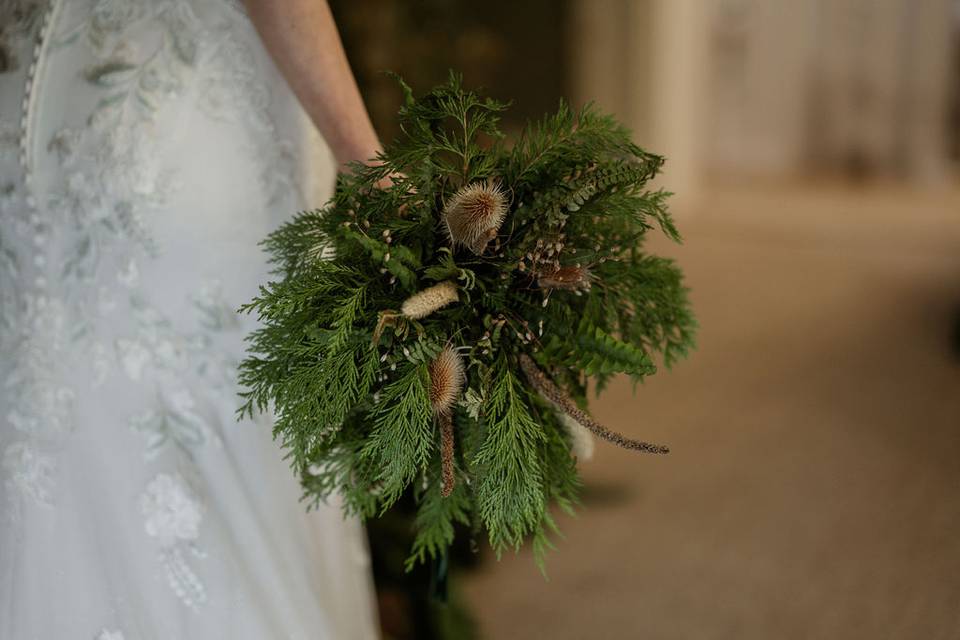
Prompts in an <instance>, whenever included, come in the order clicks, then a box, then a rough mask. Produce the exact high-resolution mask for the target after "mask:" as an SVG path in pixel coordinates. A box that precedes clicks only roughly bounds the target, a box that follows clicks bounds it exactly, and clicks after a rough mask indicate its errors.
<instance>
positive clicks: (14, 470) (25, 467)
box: [2, 442, 57, 520]
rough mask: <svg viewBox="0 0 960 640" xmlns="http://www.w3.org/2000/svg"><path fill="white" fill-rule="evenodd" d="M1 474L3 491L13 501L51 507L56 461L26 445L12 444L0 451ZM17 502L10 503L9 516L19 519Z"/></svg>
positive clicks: (20, 443) (24, 443)
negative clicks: (3, 482)
mask: <svg viewBox="0 0 960 640" xmlns="http://www.w3.org/2000/svg"><path fill="white" fill-rule="evenodd" d="M2 462H3V471H4V476H5V478H6V485H7V487H6V488H7V491H8V492H9V493H10V495H11V497H12V498H14V499H16V498H19V499H25V500H30V501H32V502H33V503H34V504H37V505H39V506H42V507H50V506H52V504H53V503H52V501H53V483H54V474H55V473H56V471H57V465H56V461H55V460H54V459H53V458H52V457H50V456H48V455H45V454H43V453H41V452H39V451H37V450H36V449H34V448H33V447H32V446H31V445H30V444H29V443H28V442H14V443H12V444H9V445H7V447H6V448H5V449H4V451H3V461H2ZM19 511H20V509H19V502H16V503H14V505H13V508H12V509H11V512H10V515H11V516H12V517H13V519H15V520H16V519H18V518H19Z"/></svg>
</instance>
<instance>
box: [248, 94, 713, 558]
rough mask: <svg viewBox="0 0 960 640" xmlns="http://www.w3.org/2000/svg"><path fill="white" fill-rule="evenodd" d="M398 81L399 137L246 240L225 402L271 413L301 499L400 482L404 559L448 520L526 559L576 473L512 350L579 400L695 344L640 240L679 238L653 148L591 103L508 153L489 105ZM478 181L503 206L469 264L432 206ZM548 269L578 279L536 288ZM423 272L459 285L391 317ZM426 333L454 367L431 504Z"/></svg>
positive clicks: (384, 497) (550, 409)
mask: <svg viewBox="0 0 960 640" xmlns="http://www.w3.org/2000/svg"><path fill="white" fill-rule="evenodd" d="M401 88H402V89H403V91H404V95H405V102H404V106H403V107H402V108H401V110H400V113H399V119H400V125H401V131H402V132H403V133H402V135H401V136H400V138H398V139H397V140H395V141H393V143H392V144H390V145H387V147H386V149H385V151H384V152H383V153H382V154H381V155H380V157H379V158H378V159H377V163H372V164H371V165H370V166H367V165H360V164H357V165H355V166H354V167H353V168H352V171H351V172H350V173H347V174H344V175H342V176H340V178H339V180H338V184H337V188H336V191H335V193H334V196H333V198H332V199H331V201H330V202H329V203H328V204H327V205H326V207H324V208H323V209H320V210H317V211H310V212H304V213H300V214H298V215H296V216H295V217H293V219H291V221H290V222H288V223H287V224H285V225H283V226H282V227H281V228H280V229H278V230H277V231H275V232H274V233H273V234H271V235H270V236H269V237H268V238H267V239H266V240H265V241H264V246H265V248H266V250H267V251H268V252H269V253H270V256H271V259H272V260H273V262H274V264H275V267H276V280H275V281H274V282H270V283H268V284H266V285H264V286H263V287H262V288H261V290H260V294H259V295H258V296H257V298H256V299H254V300H253V301H252V302H251V303H250V304H248V305H247V306H246V307H244V309H245V310H246V311H247V312H249V313H255V314H256V315H257V317H258V318H259V319H260V322H261V327H260V328H259V329H258V330H256V331H255V332H254V333H253V334H251V336H250V337H249V353H248V357H247V359H246V360H245V361H244V362H243V363H242V365H241V382H242V383H243V384H244V385H245V387H246V392H245V404H244V406H243V407H242V409H241V412H242V413H243V414H249V415H252V414H254V413H256V412H258V411H265V410H273V412H274V413H275V415H276V421H275V435H276V437H277V438H278V439H280V441H281V442H282V444H283V446H284V447H285V448H286V449H287V452H288V454H289V458H290V460H291V464H292V465H293V467H294V469H295V471H296V472H297V474H298V475H299V477H300V478H301V481H302V483H303V486H304V490H305V493H306V496H307V497H308V499H309V500H311V501H312V502H316V501H319V500H322V499H324V498H325V497H326V496H329V495H330V494H333V493H339V494H341V495H342V496H343V501H344V504H345V507H346V509H347V510H348V511H350V512H353V513H357V514H360V515H362V516H365V517H370V516H374V515H376V514H378V513H382V512H383V511H384V510H385V509H388V508H389V507H390V506H391V505H393V504H395V503H396V501H397V500H398V499H399V498H400V497H401V496H402V495H412V496H413V499H414V500H415V502H416V504H417V505H419V506H418V509H419V511H418V513H417V517H416V521H415V528H416V532H415V540H414V543H413V548H412V551H411V555H410V558H409V560H408V568H409V567H413V566H414V565H416V564H418V563H422V562H425V561H427V560H428V559H430V558H435V557H438V556H440V555H442V554H443V553H444V551H445V549H446V548H447V547H448V546H449V545H450V544H451V543H452V541H453V540H454V537H455V535H456V531H457V527H470V528H473V529H474V530H477V531H482V532H484V533H485V535H486V537H487V538H488V539H489V541H490V543H491V545H492V546H493V547H494V548H495V549H496V550H497V552H498V553H499V552H500V551H502V550H504V549H508V548H514V549H516V548H518V547H519V546H520V545H521V544H522V543H523V542H524V541H525V540H527V539H530V540H532V542H533V545H534V549H535V551H536V552H537V556H538V558H540V557H541V556H542V553H543V551H544V550H545V549H547V548H549V541H548V538H547V536H548V534H549V533H550V532H551V531H553V530H554V529H555V525H554V522H553V520H552V518H551V515H550V513H551V512H550V507H551V505H557V506H559V507H560V508H561V509H566V510H570V509H572V508H573V506H574V505H575V504H576V500H577V488H578V486H579V480H578V476H577V470H576V460H575V459H574V457H573V456H572V455H571V449H570V447H571V444H570V434H569V433H568V432H567V430H566V427H565V426H564V424H563V422H562V421H561V420H560V419H559V417H558V414H557V408H556V407H555V406H554V405H553V404H551V403H550V402H548V401H547V400H546V399H544V398H542V397H541V396H540V395H539V393H538V392H537V390H536V389H535V388H534V387H532V386H531V385H530V384H529V382H528V380H527V379H526V378H525V377H524V374H523V373H522V372H521V370H520V367H519V364H518V357H519V356H520V355H521V354H529V355H531V356H534V358H535V359H536V361H537V362H538V363H539V365H540V366H541V367H542V368H543V370H544V371H545V372H547V373H548V374H549V376H550V378H551V379H552V380H553V382H554V383H555V384H556V385H558V387H560V388H561V389H562V390H563V392H565V393H566V394H568V395H569V396H570V397H571V398H574V399H575V400H577V401H578V402H580V403H581V404H582V402H583V400H584V398H585V392H586V384H587V378H588V377H592V378H595V379H596V380H597V381H598V382H599V383H600V384H601V385H602V383H604V382H605V381H606V380H608V379H609V378H610V377H611V376H613V375H616V374H626V375H628V376H630V377H631V378H633V379H634V380H640V379H642V378H643V377H644V376H647V375H650V374H652V373H653V372H654V371H655V370H656V367H655V362H656V361H657V360H662V361H663V362H664V363H665V364H667V365H670V364H671V363H673V362H674V361H675V360H676V359H678V358H679V357H681V356H684V355H686V354H687V352H688V350H689V349H690V348H691V347H692V345H693V335H694V330H695V326H696V325H695V321H694V319H693V316H692V314H691V311H690V308H689V303H688V299H687V290H686V288H685V287H684V285H683V281H682V275H681V273H680V270H679V269H678V268H677V267H676V265H675V264H674V263H673V262H672V261H670V260H668V259H665V258H660V257H656V256H652V255H648V254H646V253H645V252H644V250H643V240H644V238H645V236H646V234H647V233H650V232H655V231H659V232H662V233H663V234H665V235H666V236H667V237H669V238H671V239H673V240H675V241H679V234H678V233H677V229H676V227H675V225H674V223H673V220H672V219H671V217H670V214H669V211H668V209H667V197H668V196H669V193H667V192H664V191H656V190H653V191H651V190H650V189H649V188H648V187H647V183H648V181H649V180H650V179H651V178H652V177H654V176H655V175H656V173H657V172H658V171H659V169H660V167H661V166H662V164H663V159H662V158H661V157H659V156H657V155H654V154H651V153H648V152H646V151H644V150H642V149H640V148H639V147H638V146H636V145H635V144H634V143H633V142H631V140H630V137H629V135H628V133H627V132H626V130H624V129H623V127H622V126H621V125H619V124H618V123H617V122H616V121H615V120H613V119H612V118H610V117H609V116H606V115H603V114H601V113H599V112H598V111H597V110H596V109H594V108H593V107H587V108H586V109H583V110H581V111H579V112H575V111H573V110H571V109H570V108H569V107H568V106H566V105H565V104H562V103H561V105H560V107H559V108H558V110H557V112H556V113H555V114H553V115H550V116H547V117H546V118H544V119H543V120H542V121H541V122H539V123H535V124H532V125H530V126H529V127H528V128H527V130H526V131H525V132H524V133H523V134H522V136H521V137H520V138H519V139H518V140H517V141H516V142H515V144H513V145H512V146H510V145H507V144H505V143H504V141H503V136H502V135H501V133H500V131H499V129H498V117H499V113H500V112H501V111H503V109H504V108H505V105H503V104H500V103H497V102H495V101H493V100H490V99H486V98H482V97H480V96H478V95H477V94H475V93H472V92H469V91H465V90H464V89H463V88H462V86H461V82H460V79H459V78H458V77H457V76H455V75H451V77H450V80H449V81H448V82H447V83H446V84H445V85H443V86H440V87H437V88H435V89H434V90H432V91H430V92H429V93H427V94H426V95H424V96H422V97H419V98H415V97H414V95H413V92H412V91H411V90H410V89H409V87H407V86H406V85H403V84H402V81H401ZM387 176H390V178H391V182H392V183H391V184H389V186H383V183H384V178H385V177H387ZM488 180H489V181H493V182H496V183H499V184H500V185H501V187H502V188H503V190H504V191H505V192H506V193H507V194H508V199H509V202H508V211H507V215H506V218H505V220H504V222H503V224H502V226H501V227H500V228H499V232H498V234H497V237H496V238H495V239H494V240H493V241H492V242H491V243H490V245H489V247H488V249H487V250H486V251H485V252H484V253H483V254H481V255H475V254H473V253H471V252H470V251H468V250H466V249H455V248H454V247H452V246H451V243H450V241H449V239H448V238H447V236H446V234H445V231H444V225H443V220H442V215H443V210H444V206H445V203H447V202H449V201H450V199H451V198H452V197H453V195H454V194H455V193H456V192H457V191H458V189H460V188H461V187H463V186H466V185H468V184H474V183H481V182H483V183H485V182H486V181H488ZM564 269H566V270H568V271H571V272H573V273H576V274H579V276H578V278H579V279H577V278H575V279H574V284H572V285H570V286H557V285H554V284H550V282H551V280H550V278H551V277H552V276H551V274H555V273H559V272H561V271H562V270H564ZM439 282H453V283H455V284H456V286H457V288H458V296H457V297H458V302H456V303H454V304H448V305H447V306H445V307H443V308H441V309H439V310H436V311H434V312H433V313H430V314H427V315H426V316H424V317H419V316H417V317H416V319H414V317H406V316H404V315H403V314H402V313H401V312H400V310H401V308H402V306H403V303H404V301H405V300H406V299H407V298H408V297H410V295H411V294H414V293H416V292H418V291H422V290H424V289H426V288H427V287H430V286H432V285H435V284H437V283H439ZM445 345H450V346H453V347H455V348H456V349H457V351H458V353H460V354H461V356H462V358H463V361H464V364H465V373H466V380H465V385H464V388H463V390H462V392H461V393H460V396H459V401H458V402H457V404H456V405H455V407H454V410H453V420H454V424H455V460H454V461H453V465H454V469H455V473H456V477H457V482H456V483H455V486H454V488H453V491H452V493H451V494H450V495H448V496H443V494H442V493H441V477H442V472H441V468H442V462H441V451H440V449H441V447H440V428H439V425H438V420H437V418H436V416H435V413H434V410H433V408H432V407H431V404H430V402H431V400H430V388H431V387H430V385H431V380H430V364H431V362H432V361H433V360H434V359H435V358H436V357H437V356H438V354H440V352H441V351H442V350H443V348H444V347H445Z"/></svg>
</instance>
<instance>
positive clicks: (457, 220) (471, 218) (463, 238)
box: [443, 180, 509, 255]
mask: <svg viewBox="0 0 960 640" xmlns="http://www.w3.org/2000/svg"><path fill="white" fill-rule="evenodd" d="M508 206H509V205H508V203H507V196H506V194H504V192H503V189H502V188H501V187H500V184H499V183H497V182H494V181H493V180H487V181H485V182H474V183H473V184H468V185H466V186H464V187H462V188H461V189H460V190H459V191H457V192H456V193H455V194H454V195H453V197H452V198H450V200H448V201H447V204H446V206H445V207H444V208H443V222H444V224H445V225H446V227H447V234H448V235H449V236H450V241H451V242H452V243H453V244H454V245H463V246H465V247H467V248H468V249H470V251H472V252H474V253H475V254H477V255H480V254H482V253H483V251H484V249H486V248H487V244H488V243H489V242H490V240H492V239H493V238H494V237H496V235H497V231H499V229H500V225H501V224H503V219H504V217H505V216H506V215H507V207H508Z"/></svg>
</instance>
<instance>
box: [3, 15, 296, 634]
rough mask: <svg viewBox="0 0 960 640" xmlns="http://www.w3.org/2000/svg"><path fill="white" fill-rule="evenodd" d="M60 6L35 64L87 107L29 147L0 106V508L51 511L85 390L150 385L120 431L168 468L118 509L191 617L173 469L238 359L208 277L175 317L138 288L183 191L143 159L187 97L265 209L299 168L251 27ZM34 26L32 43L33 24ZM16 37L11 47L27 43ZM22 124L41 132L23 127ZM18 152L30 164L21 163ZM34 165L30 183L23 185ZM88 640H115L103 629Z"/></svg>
mask: <svg viewBox="0 0 960 640" xmlns="http://www.w3.org/2000/svg"><path fill="white" fill-rule="evenodd" d="M222 1H223V2H226V1H227V0H222ZM14 4H16V5H17V6H20V5H23V6H26V5H28V4H37V5H40V4H41V3H28V2H23V1H21V2H14V3H13V4H10V3H9V2H7V3H4V0H0V15H3V12H4V10H6V9H7V7H8V6H13V5H14ZM56 6H57V7H58V8H59V10H58V11H56V12H51V14H52V15H54V16H56V17H55V18H53V19H48V20H47V21H46V22H45V24H49V26H48V27H43V33H44V34H47V37H46V38H38V39H37V40H38V41H42V42H45V43H46V44H45V45H44V48H43V51H44V58H45V59H48V60H49V61H56V62H57V63H58V64H60V63H62V64H61V66H60V67H56V68H68V69H69V68H70V61H71V60H77V61H76V62H75V63H74V64H75V67H76V68H78V69H79V74H80V75H79V76H77V77H78V78H79V82H80V83H82V92H80V93H82V97H76V101H75V102H76V105H82V104H87V107H86V108H85V109H83V108H75V109H74V110H72V111H71V110H63V115H57V114H59V113H60V112H59V111H58V110H57V109H46V108H44V109H41V108H39V107H38V108H37V109H36V110H35V111H36V113H37V117H36V118H35V119H27V120H25V121H24V122H26V123H27V124H25V125H23V128H25V129H26V130H29V131H31V132H32V133H31V141H33V140H36V144H34V143H33V142H31V143H30V144H27V145H24V144H22V140H23V139H24V136H22V135H21V134H22V133H23V132H22V131H21V125H20V122H19V118H18V119H17V120H14V119H11V118H7V119H4V118H5V117H6V116H8V114H7V113H0V394H2V397H0V471H2V481H3V483H4V485H3V487H4V490H5V493H7V494H8V495H9V497H10V498H11V508H10V509H9V511H8V513H10V514H12V515H13V516H14V517H15V518H21V517H22V512H23V510H24V505H36V506H40V507H45V508H48V507H52V506H53V505H55V503H56V495H57V491H58V489H57V480H58V475H59V474H66V473H67V472H68V471H69V470H70V469H71V468H72V465H66V464H62V465H58V455H59V451H60V450H61V449H63V448H64V447H63V446H62V444H63V443H62V440H63V439H64V438H66V437H68V436H70V434H71V433H74V431H75V430H76V429H77V427H76V426H75V425H74V424H73V423H74V416H75V415H76V413H77V411H78V408H79V410H85V409H86V404H84V403H85V402H86V403H87V404H89V401H87V400H86V399H87V397H88V396H91V395H93V397H97V395H95V394H93V390H94V389H96V388H97V387H103V386H105V385H106V386H107V388H109V389H110V390H111V391H113V389H114V388H115V387H117V388H119V389H123V385H126V386H127V387H128V388H135V389H137V390H138V391H140V392H142V390H144V389H146V390H148V391H147V394H143V395H144V397H145V398H146V400H145V401H144V402H143V404H142V406H140V407H136V406H135V407H133V408H132V410H130V411H129V415H124V416H123V418H122V419H121V422H122V421H124V420H125V421H126V423H127V427H128V428H129V429H131V430H132V431H133V432H134V433H136V434H139V435H140V436H142V437H143V439H144V444H145V446H144V455H145V458H146V459H147V460H148V461H149V463H150V465H153V467H154V468H153V470H154V471H161V470H163V469H166V470H168V471H167V472H160V473H157V474H156V475H155V476H154V477H153V479H152V480H150V482H148V483H147V484H146V486H145V488H144V490H143V492H142V494H141V495H140V497H139V502H138V503H135V504H132V505H131V508H132V509H136V508H137V506H139V509H140V512H141V514H142V516H143V523H144V531H145V533H146V535H147V537H146V538H145V539H146V540H150V541H151V542H152V543H154V544H155V545H156V550H157V556H158V560H159V562H160V564H161V566H162V568H163V571H164V573H165V575H166V577H167V579H168V582H169V584H170V587H171V589H172V590H173V592H174V593H175V594H176V595H177V597H179V598H180V599H181V601H182V602H183V603H184V604H185V605H186V606H188V607H190V608H193V609H198V608H199V607H200V606H202V605H203V604H204V603H205V602H206V601H207V598H208V596H207V591H206V587H205V585H204V583H203V581H202V580H201V579H200V577H199V576H198V573H197V570H196V567H198V560H200V559H202V558H204V557H205V556H204V553H203V551H202V550H201V549H200V546H199V540H200V534H201V529H202V523H203V514H204V506H203V502H202V500H201V498H200V496H199V495H198V494H197V493H196V492H194V490H193V489H191V487H190V486H189V484H188V483H187V482H186V480H184V476H182V475H180V473H173V472H169V470H170V469H172V468H176V469H179V470H181V471H182V472H183V473H184V475H186V476H187V477H189V478H191V479H192V478H193V477H194V476H192V475H189V471H190V469H191V468H192V463H194V462H196V461H197V459H198V458H199V454H198V450H199V449H200V448H201V447H205V446H206V447H209V446H210V445H214V446H218V445H219V444H220V435H219V432H218V428H219V423H220V416H219V415H218V414H217V409H218V408H220V407H224V406H229V407H233V406H234V405H235V404H236V403H237V400H236V391H237V380H236V375H237V357H238V355H239V354H238V353H237V349H236V347H235V346H234V347H233V348H224V346H223V345H224V344H232V345H236V343H237V342H238V340H237V339H236V337H237V335H238V334H239V333H240V332H241V323H240V320H239V317H238V315H237V313H236V311H235V309H236V304H231V303H230V302H228V300H227V297H226V296H225V295H224V293H223V288H222V286H221V285H220V284H219V283H218V282H206V283H202V284H201V285H200V286H199V287H197V289H196V290H194V291H193V292H184V294H180V295H181V296H182V295H185V296H186V298H185V299H184V298H182V297H181V298H180V299H179V300H174V301H172V305H173V308H172V309H171V308H168V305H170V304H171V300H170V299H169V298H166V299H165V298H163V296H162V295H161V294H160V293H158V292H155V291H153V290H152V289H151V286H153V285H152V284H148V283H145V282H144V281H145V280H148V279H149V278H150V277H151V276H154V277H155V276H156V271H157V269H156V265H157V264H158V263H157V262H156V261H157V260H160V259H164V250H165V247H164V246H163V244H164V240H163V238H164V236H163V233H162V230H163V228H161V227H158V226H157V219H158V216H160V215H163V214H164V213H166V212H167V210H169V209H172V206H171V202H176V200H175V198H176V197H178V195H180V194H179V189H180V188H181V184H182V182H183V181H184V176H182V175H181V173H180V168H179V167H178V166H176V165H173V166H172V167H171V166H170V165H169V164H166V165H165V164H164V163H163V162H160V161H157V158H163V157H165V155H166V154H167V148H166V147H165V145H167V144H169V139H168V138H167V137H166V136H168V135H169V132H168V129H167V128H166V127H167V126H168V124H169V122H170V121H171V119H172V118H175V117H176V115H177V113H178V109H180V107H181V106H182V105H181V104H180V103H182V102H185V101H189V104H188V106H189V107H190V108H195V105H197V104H199V106H200V108H201V109H202V113H203V114H206V116H208V117H210V118H213V119H215V120H217V121H220V122H226V123H236V124H238V125H240V126H239V127H236V129H237V130H238V131H243V136H242V140H243V141H244V143H245V144H247V145H249V151H250V152H251V157H254V158H257V162H256V164H255V165H253V166H255V167H256V169H255V170H256V171H259V173H260V178H261V181H262V185H261V186H262V190H261V191H262V192H263V193H264V194H265V195H264V201H263V206H264V207H265V208H266V207H267V206H268V205H269V204H270V203H272V202H277V201H278V198H280V197H281V196H284V197H285V196H288V195H289V193H290V192H291V191H294V185H293V182H292V177H293V176H294V175H295V168H296V166H297V159H296V157H295V155H294V150H293V149H294V148H293V146H292V145H291V144H290V143H289V142H284V141H282V140H281V138H282V136H281V135H280V132H279V130H278V128H277V126H276V124H275V123H274V121H273V118H272V112H271V94H270V87H269V86H267V85H266V84H264V82H263V80H262V77H263V74H262V73H259V72H258V71H257V66H258V60H257V56H256V55H254V54H255V53H256V51H255V50H254V49H252V48H251V46H250V44H249V43H250V42H253V41H255V40H254V36H253V35H252V25H250V24H249V23H248V22H246V21H245V20H246V19H245V18H241V16H240V15H239V14H238V13H236V12H234V11H233V9H231V10H230V11H229V12H226V13H225V12H223V11H221V7H220V6H219V4H218V2H217V0H210V1H209V2H206V3H205V2H192V3H191V2H185V1H183V0H86V2H85V3H83V4H81V3H76V4H74V3H66V2H60V3H56ZM39 13H43V12H39ZM71 16H78V17H77V18H71ZM240 20H242V21H243V23H242V24H240V23H239V22H238V21H240ZM30 25H33V26H30V29H32V30H33V31H32V32H31V33H32V34H33V35H36V33H37V31H36V30H37V29H40V28H41V25H40V21H39V20H37V21H34V22H31V23H30ZM18 28H19V27H18ZM5 33H6V32H5ZM20 35H21V34H19V32H18V36H17V37H18V38H19V40H17V42H19V43H20V44H21V45H23V44H24V43H25V42H27V40H28V39H29V36H30V35H31V34H28V33H26V31H24V33H23V34H22V35H23V37H22V38H20ZM30 44H32V42H31V43H30ZM23 48H24V47H21V49H23ZM18 51H19V50H18ZM18 59H20V60H22V59H24V56H23V55H22V54H21V55H19V56H18ZM0 62H2V61H0ZM48 66H49V65H48ZM0 72H2V69H0ZM24 72H25V70H24ZM24 72H17V73H11V74H4V75H3V76H0V81H4V82H6V81H10V82H7V84H4V85H3V87H2V88H3V90H6V88H7V87H8V86H11V87H15V85H14V83H13V81H14V80H17V79H18V78H20V75H23V74H24ZM39 75H40V76H42V75H43V74H42V73H40V74H39ZM25 77H26V76H25ZM42 87H43V78H42V77H37V78H36V79H35V85H34V93H35V94H36V96H35V97H36V100H35V101H34V104H36V105H45V106H46V105H49V102H45V101H44V99H45V97H44V96H43V94H42V92H41V91H40V88H42ZM78 95H79V94H78ZM84 100H86V102H84ZM71 104H73V103H71ZM81 110H83V112H82V113H78V112H79V111H81ZM50 113H52V114H54V116H55V117H56V118H57V119H52V120H51V119H49V118H47V116H48V115H49V114H50ZM34 121H36V122H38V123H42V124H44V125H45V126H46V128H41V129H38V131H43V132H45V133H36V132H33V128H34ZM41 136H42V137H41ZM24 146H26V147H28V148H29V149H30V150H31V151H30V153H29V154H26V155H24V154H22V153H20V152H21V151H22V148H23V147H24ZM24 158H26V159H24ZM31 158H32V159H31ZM34 165H36V167H34ZM8 166H9V167H13V168H15V169H16V171H15V172H12V173H11V172H8V171H7V167H8ZM34 168H35V169H36V170H35V171H33V169H34ZM31 172H32V173H33V174H34V175H35V179H31V180H28V179H26V178H25V177H24V175H23V174H28V175H30V174H31ZM254 175H256V174H254ZM187 177H189V176H187ZM251 250H252V247H251ZM152 282H153V283H155V282H156V279H154V280H153V281H152ZM184 303H186V304H187V305H189V306H185V304H184ZM184 309H187V310H188V311H187V312H184ZM228 334H229V335H228ZM101 393H103V392H101ZM120 393H123V392H122V391H120ZM97 426H98V427H102V428H104V429H108V428H111V427H112V426H114V425H97ZM124 436H127V434H124V433H119V434H116V437H124ZM109 437H114V436H109ZM161 454H162V455H161ZM197 477H199V475H198V476H197ZM196 486H197V488H198V489H199V488H200V485H196ZM38 513H40V512H38ZM43 513H45V512H43ZM97 638H98V640H117V639H118V638H119V639H121V640H122V638H123V634H122V633H120V632H119V631H110V630H107V629H103V630H102V631H101V632H100V633H99V635H98V636H97Z"/></svg>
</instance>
